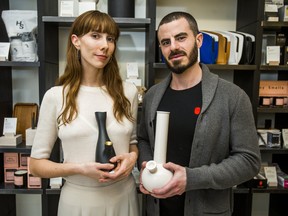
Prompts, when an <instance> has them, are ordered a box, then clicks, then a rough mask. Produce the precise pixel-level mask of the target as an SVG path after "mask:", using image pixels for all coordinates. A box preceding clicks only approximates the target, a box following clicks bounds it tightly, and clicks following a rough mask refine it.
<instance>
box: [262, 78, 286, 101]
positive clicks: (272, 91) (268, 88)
mask: <svg viewBox="0 0 288 216" xmlns="http://www.w3.org/2000/svg"><path fill="white" fill-rule="evenodd" d="M259 96H269V97H278V96H280V97H287V96H288V81H274V80H273V81H270V80H261V81H260V85H259Z"/></svg>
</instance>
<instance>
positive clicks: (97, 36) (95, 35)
mask: <svg viewBox="0 0 288 216" xmlns="http://www.w3.org/2000/svg"><path fill="white" fill-rule="evenodd" d="M92 37H93V38H96V39H97V38H100V35H99V34H92Z"/></svg>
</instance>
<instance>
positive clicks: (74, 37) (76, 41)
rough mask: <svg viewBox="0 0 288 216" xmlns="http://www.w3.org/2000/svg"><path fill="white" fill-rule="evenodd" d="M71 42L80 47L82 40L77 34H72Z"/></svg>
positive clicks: (77, 47)
mask: <svg viewBox="0 0 288 216" xmlns="http://www.w3.org/2000/svg"><path fill="white" fill-rule="evenodd" d="M71 42H72V43H73V45H74V46H75V48H76V49H80V40H79V38H78V36H77V35H75V34H72V35H71Z"/></svg>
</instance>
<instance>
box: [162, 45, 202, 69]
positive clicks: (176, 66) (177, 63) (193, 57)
mask: <svg viewBox="0 0 288 216" xmlns="http://www.w3.org/2000/svg"><path fill="white" fill-rule="evenodd" d="M177 54H183V55H185V56H188V55H187V53H186V52H184V51H174V52H171V53H170V55H169V57H170V56H173V55H177ZM169 57H168V58H169ZM188 58H189V62H188V64H186V65H183V64H181V61H178V60H176V61H173V63H172V64H173V65H171V64H170V62H168V60H167V59H166V65H167V67H168V68H169V70H171V71H172V72H173V73H176V74H182V73H183V72H184V71H185V70H186V69H188V68H189V67H191V66H192V65H194V64H195V63H196V62H197V61H198V48H197V44H196V42H195V43H194V47H193V49H192V51H191V52H190V55H189V56H188Z"/></svg>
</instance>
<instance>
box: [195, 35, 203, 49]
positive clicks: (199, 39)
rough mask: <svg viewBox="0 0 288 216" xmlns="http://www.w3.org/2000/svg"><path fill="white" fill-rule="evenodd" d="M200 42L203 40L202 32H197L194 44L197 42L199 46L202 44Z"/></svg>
mask: <svg viewBox="0 0 288 216" xmlns="http://www.w3.org/2000/svg"><path fill="white" fill-rule="evenodd" d="M202 42H203V34H202V33H198V34H197V35H196V44H197V47H198V48H200V47H201V46H202Z"/></svg>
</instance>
